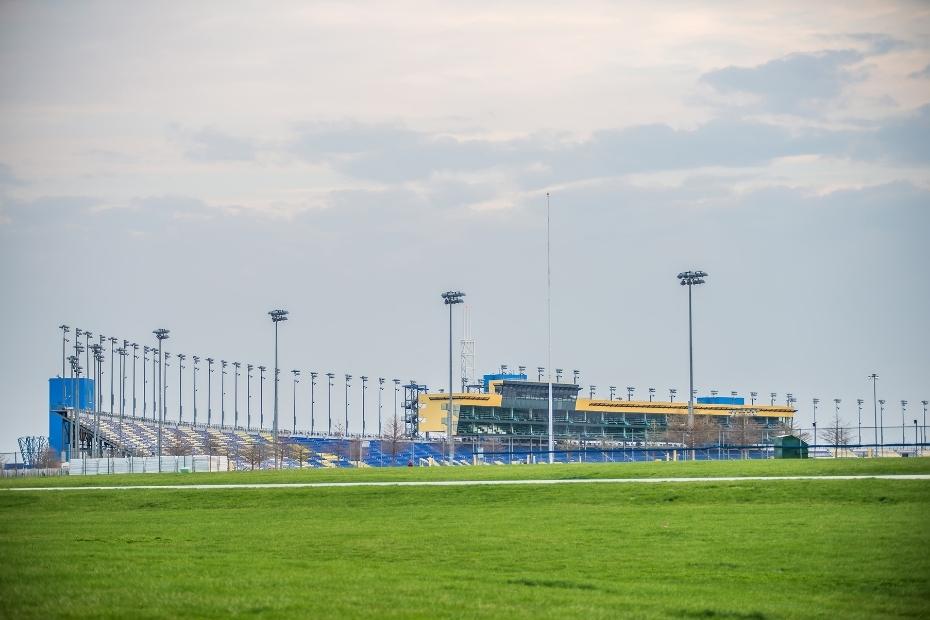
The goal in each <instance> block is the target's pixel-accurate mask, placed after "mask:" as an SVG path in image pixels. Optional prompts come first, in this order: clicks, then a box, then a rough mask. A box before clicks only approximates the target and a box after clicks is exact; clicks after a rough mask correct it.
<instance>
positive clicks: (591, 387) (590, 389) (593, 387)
mask: <svg viewBox="0 0 930 620" xmlns="http://www.w3.org/2000/svg"><path fill="white" fill-rule="evenodd" d="M595 390H597V386H596V385H589V386H588V395H589V397H590V399H591V400H594V392H595Z"/></svg>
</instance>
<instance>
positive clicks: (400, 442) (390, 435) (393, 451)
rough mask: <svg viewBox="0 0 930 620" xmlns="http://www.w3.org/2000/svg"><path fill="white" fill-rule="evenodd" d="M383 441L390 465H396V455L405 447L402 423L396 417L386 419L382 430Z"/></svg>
mask: <svg viewBox="0 0 930 620" xmlns="http://www.w3.org/2000/svg"><path fill="white" fill-rule="evenodd" d="M384 441H385V442H387V446H388V452H389V453H390V455H391V463H396V462H397V455H398V453H400V452H402V451H403V450H404V447H405V442H404V423H403V422H401V420H400V418H399V417H398V416H394V417H393V418H390V419H388V421H387V425H386V426H385V429H384Z"/></svg>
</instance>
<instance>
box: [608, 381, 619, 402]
mask: <svg viewBox="0 0 930 620" xmlns="http://www.w3.org/2000/svg"><path fill="white" fill-rule="evenodd" d="M607 389H608V390H609V391H610V400H613V399H614V396H616V395H617V386H616V385H611V386H610V387H608V388H607Z"/></svg>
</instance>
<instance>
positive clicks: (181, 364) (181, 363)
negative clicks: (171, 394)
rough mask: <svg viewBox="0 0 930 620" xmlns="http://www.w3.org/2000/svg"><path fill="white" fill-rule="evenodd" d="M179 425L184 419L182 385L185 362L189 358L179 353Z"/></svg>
mask: <svg viewBox="0 0 930 620" xmlns="http://www.w3.org/2000/svg"><path fill="white" fill-rule="evenodd" d="M177 358H178V423H179V424H180V423H181V421H183V419H184V398H183V396H184V390H183V385H182V383H183V382H184V369H185V368H187V367H186V366H185V365H184V360H185V359H187V356H186V355H184V354H183V353H178V355H177Z"/></svg>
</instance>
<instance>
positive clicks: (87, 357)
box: [84, 330, 135, 379]
mask: <svg viewBox="0 0 930 620" xmlns="http://www.w3.org/2000/svg"><path fill="white" fill-rule="evenodd" d="M92 337H93V334H92V333H91V332H89V331H87V330H85V331H84V351H85V353H84V370H86V371H87V372H86V373H84V374H85V376H86V377H87V378H88V379H90V339H91V338H92ZM133 364H135V362H133Z"/></svg>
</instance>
